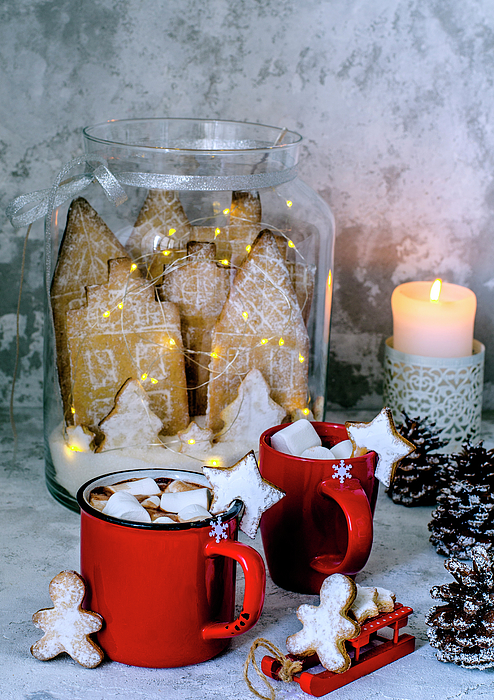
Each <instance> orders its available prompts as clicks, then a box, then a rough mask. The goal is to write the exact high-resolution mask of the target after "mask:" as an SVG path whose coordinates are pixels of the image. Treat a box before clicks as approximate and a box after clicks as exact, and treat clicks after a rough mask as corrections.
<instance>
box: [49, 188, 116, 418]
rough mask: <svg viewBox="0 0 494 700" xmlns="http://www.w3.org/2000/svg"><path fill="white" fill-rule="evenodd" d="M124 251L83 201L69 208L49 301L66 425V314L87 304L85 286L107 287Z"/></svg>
mask: <svg viewBox="0 0 494 700" xmlns="http://www.w3.org/2000/svg"><path fill="white" fill-rule="evenodd" d="M126 255H127V254H126V252H125V248H124V247H123V246H122V245H121V244H120V243H119V241H118V240H117V238H116V237H115V236H114V235H113V233H112V232H111V231H110V229H109V228H108V226H107V225H106V224H105V222H104V221H103V219H101V217H100V216H99V215H98V214H97V213H96V212H95V211H94V209H93V208H92V206H91V205H90V204H89V203H88V202H87V201H86V200H85V199H83V198H82V197H79V198H78V199H75V200H74V201H73V202H72V204H71V205H70V209H69V213H68V216H67V224H66V227H65V232H64V234H63V238H62V243H61V245H60V252H59V256H58V262H57V266H56V268H55V272H54V274H53V281H52V284H51V291H50V298H51V307H52V313H53V324H54V327H55V342H56V347H57V367H58V377H59V382H60V391H61V394H62V401H63V410H64V415H65V419H66V421H67V423H69V424H70V423H72V422H73V418H72V413H71V411H70V407H71V380H70V360H69V351H68V345H67V324H66V318H67V311H68V310H69V309H77V308H80V307H81V306H83V305H84V303H85V301H86V289H85V288H86V286H88V285H93V284H104V283H105V282H106V280H107V279H108V261H109V260H111V259H112V258H122V257H125V256H126Z"/></svg>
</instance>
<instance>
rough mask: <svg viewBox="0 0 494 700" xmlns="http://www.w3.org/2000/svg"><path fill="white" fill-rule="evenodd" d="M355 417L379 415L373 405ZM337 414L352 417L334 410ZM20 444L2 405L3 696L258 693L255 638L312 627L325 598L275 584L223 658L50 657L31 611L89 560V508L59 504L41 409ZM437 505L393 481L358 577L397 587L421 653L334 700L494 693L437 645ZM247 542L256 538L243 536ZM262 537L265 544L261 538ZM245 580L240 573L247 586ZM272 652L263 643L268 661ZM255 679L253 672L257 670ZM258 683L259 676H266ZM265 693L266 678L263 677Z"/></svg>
mask: <svg viewBox="0 0 494 700" xmlns="http://www.w3.org/2000/svg"><path fill="white" fill-rule="evenodd" d="M344 418H346V419H351V420H355V419H356V420H368V419H370V418H372V416H369V415H366V414H362V413H361V414H352V415H350V414H348V415H346V416H345V417H344ZM328 419H330V420H335V421H338V420H342V419H343V417H342V416H338V415H331V416H329V417H328ZM16 420H17V430H18V434H19V445H18V453H17V460H16V463H15V464H13V461H12V447H13V441H12V433H11V428H10V425H9V421H8V416H7V415H5V414H3V415H2V423H1V425H0V439H1V445H2V455H1V468H0V493H1V499H2V505H1V508H0V533H1V534H0V698H1V700H10V699H12V700H111V699H112V698H121V699H124V700H126V699H129V700H189V699H192V698H197V699H198V700H199V699H200V700H209V699H212V698H215V699H216V698H218V699H219V698H221V699H222V700H244V699H245V700H250V699H252V698H254V695H253V694H252V693H251V692H250V691H249V690H248V688H247V686H246V684H245V682H244V680H243V677H242V671H243V665H244V661H245V658H246V656H247V653H248V651H249V649H250V646H251V644H252V642H253V641H254V640H255V639H256V638H257V637H265V638H267V639H269V640H270V641H271V642H273V643H274V644H276V645H277V646H278V647H280V649H281V650H282V651H285V640H286V637H287V636H288V635H289V634H293V633H294V632H296V631H297V630H299V629H300V627H301V626H300V623H299V622H298V620H297V618H296V615H295V612H296V609H297V608H298V606H299V605H301V604H302V603H311V604H317V603H318V597H317V596H304V595H298V594H295V593H289V592H287V591H284V590H282V589H280V588H278V587H276V586H275V585H274V584H273V583H272V582H271V581H270V579H269V576H268V583H267V591H266V602H265V605H264V611H263V614H262V616H261V619H260V621H259V623H258V624H257V626H256V627H255V628H254V629H253V630H251V631H250V632H249V633H246V634H245V635H244V636H242V637H238V638H236V639H235V640H233V642H232V644H231V646H230V647H229V649H228V650H227V651H226V652H224V653H223V654H222V655H221V656H219V657H217V658H216V659H213V660H212V661H209V662H206V663H203V664H200V665H197V666H191V667H186V668H178V669H142V668H134V667H129V666H123V665H121V664H118V663H113V662H103V663H102V664H101V665H100V666H98V667H97V668H96V669H85V668H82V667H81V666H79V665H78V664H77V663H76V662H74V661H72V660H71V659H70V658H69V657H68V656H66V655H63V656H60V657H58V658H56V659H54V660H52V661H48V662H41V661H38V660H36V659H35V658H33V657H32V656H31V654H30V652H29V649H30V647H31V645H32V644H33V643H34V642H35V641H36V640H37V639H39V638H40V636H41V635H42V632H41V631H40V630H38V629H37V628H35V627H34V625H33V624H32V621H31V616H32V614H33V613H34V612H36V611H37V610H39V609H40V608H43V607H51V606H52V603H51V600H50V598H49V595H48V585H49V582H50V580H51V579H52V578H53V576H55V575H56V574H57V573H59V572H60V571H62V570H63V569H75V570H76V571H77V570H79V517H78V515H77V514H76V513H73V512H70V511H68V510H66V509H65V508H64V507H63V506H61V505H59V504H58V503H57V502H56V501H55V500H54V499H53V498H52V497H51V496H50V495H49V494H48V492H47V490H46V487H45V484H44V461H43V439H42V422H41V412H40V411H37V412H31V414H28V412H26V413H24V414H22V413H19V414H17V416H16ZM483 437H484V438H485V444H486V447H493V446H494V421H492V420H488V421H485V422H484V433H483ZM430 511H431V509H430V508H404V507H403V506H399V505H396V504H394V503H393V502H392V501H391V500H390V499H389V498H388V497H387V496H386V495H385V494H384V492H383V491H382V492H381V494H380V497H379V500H378V504H377V508H376V515H375V535H374V546H373V550H372V553H371V556H370V559H369V561H368V563H367V565H366V567H365V570H364V571H363V572H361V574H359V576H358V577H357V581H358V582H359V583H361V584H365V585H379V586H383V587H385V588H388V589H391V590H393V591H394V592H395V593H396V595H397V599H398V600H399V601H400V602H402V603H404V604H407V605H410V606H411V607H412V608H413V609H414V614H413V615H412V616H411V618H410V625H409V628H408V629H407V631H408V632H410V633H411V634H413V635H415V637H416V650H415V652H414V653H413V654H410V655H409V656H406V657H404V658H403V659H400V660H398V661H396V662H394V663H393V664H390V665H388V666H386V667H384V668H382V669H380V670H378V671H376V672H374V673H373V674H371V675H369V676H367V677H365V678H362V679H359V680H357V681H355V682H353V683H351V684H349V685H347V686H346V687H344V688H342V689H340V690H336V691H334V692H333V693H332V694H331V695H330V696H329V697H331V698H332V700H357V699H362V700H364V699H365V700H417V699H418V698H424V699H426V700H453V698H454V699H458V700H459V699H461V700H472V699H473V698H482V699H484V698H485V699H486V700H487V699H488V698H489V700H492V698H493V697H494V669H492V670H485V671H479V670H464V669H461V668H459V667H457V666H455V665H453V664H444V663H441V662H439V661H437V660H436V658H435V654H434V651H433V649H431V647H430V646H429V644H428V641H427V634H426V626H425V623H424V615H425V613H426V612H427V610H428V609H429V608H430V607H431V605H432V604H433V601H432V600H431V598H430V595H429V591H430V588H431V586H432V585H434V584H441V583H446V582H449V581H451V580H452V579H451V577H450V575H449V574H448V573H447V572H446V570H445V569H444V557H442V556H440V555H438V554H437V553H436V552H435V550H434V549H433V547H432V546H431V545H430V543H429V533H428V529H427V523H428V522H429V520H430ZM242 539H243V541H247V538H243V536H242ZM254 546H255V547H256V548H258V549H259V550H260V551H262V546H261V542H260V538H259V536H258V538H257V539H256V541H255V543H254ZM241 588H242V582H241V581H240V582H239V586H238V589H239V593H240V589H241ZM262 656H263V651H262V649H261V650H259V652H258V656H257V658H258V661H259V662H260V660H261V658H262ZM251 677H253V676H251ZM254 682H256V681H254ZM273 683H274V685H275V687H276V692H277V697H278V698H288V697H290V698H299V699H302V698H305V699H307V698H310V697H311V696H309V695H306V694H305V693H302V692H301V691H300V689H299V688H298V685H297V684H296V683H293V682H292V683H289V684H283V683H279V682H275V681H273ZM258 687H259V689H260V690H261V692H265V689H264V687H263V686H262V685H261V684H260V683H259V685H258Z"/></svg>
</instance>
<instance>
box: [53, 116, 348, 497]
mask: <svg viewBox="0 0 494 700" xmlns="http://www.w3.org/2000/svg"><path fill="white" fill-rule="evenodd" d="M83 133H84V140H85V151H86V156H85V160H84V162H83V164H82V166H81V165H80V166H79V172H78V173H77V175H75V174H74V173H72V174H71V176H70V177H66V179H65V181H64V182H62V184H61V187H69V186H70V180H71V178H72V179H73V180H74V179H75V180H77V182H79V183H81V182H82V183H83V185H84V190H83V191H82V192H81V193H80V194H79V195H78V196H77V197H75V198H74V199H72V201H71V202H65V203H64V204H61V205H60V206H58V207H57V206H56V203H58V201H59V200H58V199H57V196H56V193H55V194H53V202H54V206H53V210H52V212H51V215H48V216H47V218H46V254H47V255H46V258H47V260H46V263H47V264H46V272H47V287H48V289H49V295H48V297H49V298H48V299H47V315H48V322H47V323H45V328H46V338H45V383H44V407H45V412H44V418H45V443H46V477H47V484H48V488H49V490H50V492H51V493H52V494H53V496H54V497H55V498H56V499H57V500H59V501H60V502H62V503H63V504H65V505H67V506H68V507H71V508H74V509H76V508H77V505H76V501H75V494H76V493H77V490H78V488H79V486H80V485H81V484H83V483H84V482H85V481H87V480H88V479H91V478H93V477H96V476H99V475H101V474H105V473H108V472H112V471H117V470H122V469H137V468H146V467H148V468H149V467H155V466H158V467H174V468H184V469H188V470H193V471H197V472H200V471H201V468H202V466H203V465H210V466H230V465H232V464H234V463H235V461H237V460H238V459H240V458H241V457H242V456H244V455H245V454H246V453H247V452H249V451H250V450H255V451H256V452H257V450H258V441H259V436H260V434H261V433H262V432H263V431H264V430H266V429H267V428H269V427H271V426H272V425H276V424H279V423H281V422H284V421H293V420H297V419H299V418H303V417H307V418H309V419H311V418H314V419H315V420H323V419H324V408H325V402H326V373H327V361H328V351H329V329H330V315H331V292H332V265H333V248H334V220H333V216H332V214H331V211H330V210H329V208H328V206H327V205H326V204H325V203H324V201H323V200H322V199H321V198H320V197H319V196H318V195H317V194H316V193H315V192H314V191H313V190H312V189H311V188H310V187H308V186H307V185H306V184H304V183H303V182H302V181H301V180H300V179H298V177H297V174H296V165H297V160H298V152H299V147H300V143H301V141H302V137H301V136H300V135H299V134H296V133H294V132H291V131H288V130H286V129H279V128H275V127H270V126H263V125H259V124H249V123H243V122H229V121H213V120H199V119H132V120H122V121H109V122H107V123H104V124H98V125H96V126H92V127H88V128H86V129H84V132H83ZM82 160H83V159H80V162H82ZM74 167H75V166H74ZM81 169H82V171H83V172H81ZM67 182H69V184H68V185H67ZM116 204H117V205H118V206H115V205H116Z"/></svg>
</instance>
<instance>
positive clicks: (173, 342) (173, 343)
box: [169, 338, 177, 347]
mask: <svg viewBox="0 0 494 700" xmlns="http://www.w3.org/2000/svg"><path fill="white" fill-rule="evenodd" d="M169 342H170V345H171V346H172V347H173V346H174V345H176V344H177V343H176V342H175V340H174V339H173V338H170V341H169Z"/></svg>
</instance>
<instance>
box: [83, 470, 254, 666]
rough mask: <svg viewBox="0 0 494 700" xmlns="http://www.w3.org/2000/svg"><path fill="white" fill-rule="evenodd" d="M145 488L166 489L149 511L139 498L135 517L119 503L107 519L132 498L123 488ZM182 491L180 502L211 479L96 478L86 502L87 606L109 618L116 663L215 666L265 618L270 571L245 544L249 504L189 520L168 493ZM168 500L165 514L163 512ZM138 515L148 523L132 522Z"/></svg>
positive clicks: (103, 634)
mask: <svg viewBox="0 0 494 700" xmlns="http://www.w3.org/2000/svg"><path fill="white" fill-rule="evenodd" d="M142 479H151V480H154V481H155V482H156V484H157V485H158V487H159V490H160V493H159V494H158V493H156V494H155V500H154V501H151V506H149V509H146V506H142V503H143V502H144V501H145V500H147V499H150V498H152V496H147V495H143V494H134V493H131V495H132V496H133V497H134V500H135V501H136V503H137V507H136V506H135V504H134V502H133V501H132V500H131V499H130V498H129V499H127V500H128V507H129V508H130V511H125V508H126V507H127V505H126V504H125V503H124V505H121V504H120V505H119V504H118V503H117V509H116V510H114V509H112V508H110V509H109V511H108V512H104V510H105V507H106V508H107V506H108V503H110V497H111V496H112V494H113V493H114V492H116V493H118V492H119V491H126V492H128V491H129V489H127V488H123V489H120V488H119V487H117V488H116V489H114V488H113V486H115V485H118V484H121V483H122V482H128V481H129V480H130V481H131V483H132V481H135V482H137V481H140V480H142ZM174 482H175V483H178V482H180V483H181V484H183V485H184V487H183V488H181V487H180V490H179V491H178V492H176V493H178V494H179V496H178V498H181V496H180V493H182V494H185V495H187V492H189V491H192V490H193V489H194V487H197V486H199V487H200V490H201V491H202V490H205V489H206V487H207V485H208V484H207V480H206V479H205V477H204V476H203V475H202V474H196V473H194V472H186V471H179V470H170V469H146V470H137V471H135V472H117V473H114V474H107V475H105V476H102V477H98V478H96V479H92V480H91V481H89V482H87V483H86V484H84V485H83V486H82V487H81V488H80V489H79V492H78V494H77V500H78V503H79V506H80V508H81V574H82V576H83V578H84V580H85V581H86V585H87V595H86V599H85V601H84V607H85V608H86V609H88V610H92V611H94V612H97V613H99V614H100V615H101V616H102V617H103V619H104V625H103V628H102V629H101V631H100V632H98V633H97V635H96V637H97V641H98V644H99V645H100V646H101V647H102V649H103V650H104V651H105V653H106V654H107V656H108V657H109V658H110V659H111V660H113V661H119V662H121V663H125V664H129V665H133V666H146V667H151V668H169V667H174V666H185V665H189V664H195V663H199V662H201V661H206V660H207V659H210V658H212V657H214V656H216V655H217V654H219V653H220V652H221V651H223V649H225V648H226V646H227V645H228V643H229V640H230V639H231V638H232V637H234V636H237V635H239V634H242V633H244V632H246V631H247V630H249V629H250V628H251V627H252V626H253V625H254V624H255V623H256V622H257V620H258V619H259V616H260V614H261V611H262V606H263V602H264V592H265V580H266V574H265V568H264V563H263V560H262V558H261V556H260V555H259V553H258V552H256V551H255V550H254V549H252V548H251V547H249V546H247V545H244V544H242V543H240V542H238V541H237V535H238V518H239V515H240V513H241V510H242V503H241V502H240V501H235V502H234V503H233V504H232V505H231V506H230V508H229V509H228V511H226V512H224V513H222V514H219V515H218V516H214V517H211V516H210V515H209V514H207V517H204V514H202V517H201V514H199V517H194V516H193V517H192V519H188V520H186V519H184V518H183V517H182V518H181V517H180V514H181V513H182V514H183V512H184V509H186V508H187V507H188V506H187V505H184V507H183V508H182V509H181V510H180V512H179V513H176V512H175V511H172V510H171V509H170V511H167V510H166V508H167V507H168V506H169V502H170V501H169V499H167V497H166V491H167V487H168V486H169V485H170V484H171V483H174ZM109 486H110V487H111V488H108V487H109ZM134 490H135V489H134ZM137 490H138V487H137ZM130 491H132V487H131V488H130ZM163 496H165V499H164V503H165V509H164V510H163V509H161V508H160V507H158V508H156V507H155V506H156V499H157V500H159V501H160V504H161V501H162V498H163ZM172 496H174V493H173V491H172ZM203 497H204V494H201V495H200V498H203ZM91 499H92V503H93V505H91ZM114 500H115V499H114ZM116 500H117V501H118V500H119V499H116ZM121 500H122V501H125V499H121ZM185 500H186V499H185ZM98 501H99V503H98ZM172 501H173V502H176V501H177V498H172ZM102 503H103V504H104V505H102ZM153 504H154V505H153ZM180 505H183V504H182V503H180ZM189 505H190V504H189ZM192 505H194V504H192ZM172 507H173V508H175V507H177V506H175V505H173V506H172ZM133 508H134V509H135V513H137V514H138V515H136V516H135V517H137V518H142V520H132V519H129V518H132V517H133V515H132V513H133V512H134V511H132V509H133ZM140 509H141V510H146V513H147V514H148V516H149V519H148V517H147V516H142V513H141V510H140ZM153 511H154V512H153ZM111 513H113V515H112V514H111ZM185 514H187V512H186V513H185ZM189 514H190V511H189ZM162 518H164V519H165V520H161V519H162ZM170 521H171V522H170ZM236 562H238V563H239V564H240V565H241V567H242V569H243V572H244V576H245V591H244V599H243V605H242V609H241V612H240V614H239V615H238V617H237V618H236V619H235V617H234V610H235V573H236Z"/></svg>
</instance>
